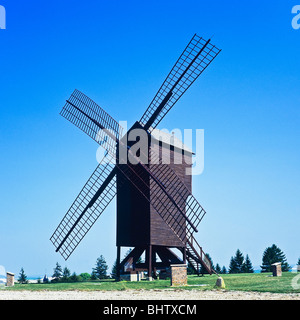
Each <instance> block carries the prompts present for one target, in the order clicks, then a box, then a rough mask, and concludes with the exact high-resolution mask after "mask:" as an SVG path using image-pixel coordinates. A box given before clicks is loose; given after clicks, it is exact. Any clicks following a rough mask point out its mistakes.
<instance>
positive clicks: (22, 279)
mask: <svg viewBox="0 0 300 320" xmlns="http://www.w3.org/2000/svg"><path fill="white" fill-rule="evenodd" d="M18 281H19V283H22V284H24V283H28V280H27V276H26V274H25V272H24V269H23V268H21V271H20V274H19V278H18Z"/></svg>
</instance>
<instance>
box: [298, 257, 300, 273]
mask: <svg viewBox="0 0 300 320" xmlns="http://www.w3.org/2000/svg"><path fill="white" fill-rule="evenodd" d="M297 271H298V272H300V258H299V259H298V262H297Z"/></svg>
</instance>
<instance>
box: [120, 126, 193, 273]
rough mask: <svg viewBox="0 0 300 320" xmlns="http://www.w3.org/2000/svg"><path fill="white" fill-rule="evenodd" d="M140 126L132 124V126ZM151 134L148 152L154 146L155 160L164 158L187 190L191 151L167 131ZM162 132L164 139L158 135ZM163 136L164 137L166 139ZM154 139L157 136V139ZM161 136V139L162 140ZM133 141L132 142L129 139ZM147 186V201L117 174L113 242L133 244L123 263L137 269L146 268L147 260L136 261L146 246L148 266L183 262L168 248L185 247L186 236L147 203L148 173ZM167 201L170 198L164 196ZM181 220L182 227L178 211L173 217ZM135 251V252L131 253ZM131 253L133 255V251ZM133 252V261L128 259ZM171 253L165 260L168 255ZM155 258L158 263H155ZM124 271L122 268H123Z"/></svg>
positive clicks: (160, 266) (149, 179)
mask: <svg viewBox="0 0 300 320" xmlns="http://www.w3.org/2000/svg"><path fill="white" fill-rule="evenodd" d="M137 127H140V128H141V129H143V128H142V127H141V126H140V125H139V124H136V125H135V126H134V128H137ZM129 132H130V131H129ZM155 133H156V134H155V135H153V134H152V135H151V137H150V138H149V139H148V145H147V148H148V150H147V151H148V152H147V154H148V155H149V154H151V148H154V149H155V152H157V154H158V155H159V161H160V162H162V161H163V160H164V162H166V164H164V165H167V166H170V167H171V168H172V169H173V171H174V172H175V173H176V174H177V175H178V176H179V177H180V178H181V179H182V181H183V182H184V183H185V185H186V186H187V187H188V189H189V190H190V191H191V188H192V178H191V175H187V174H186V169H187V168H191V166H192V152H191V150H190V149H188V148H187V147H185V146H184V145H183V144H182V143H177V145H176V144H175V143H172V139H174V137H172V136H171V135H168V134H166V133H163V132H161V131H159V130H156V132H155ZM161 135H163V138H164V139H160V137H161ZM166 138H167V139H166ZM157 139H158V140H157ZM162 140H163V141H162ZM131 143H134V142H131ZM149 162H150V163H149V164H148V166H149V168H150V170H151V169H152V167H153V166H158V165H160V164H152V163H151V161H149ZM124 180H125V181H124ZM146 183H147V185H148V186H149V198H150V202H149V201H147V199H146V198H145V197H144V196H143V195H142V194H141V193H140V192H139V190H138V189H137V188H135V187H134V186H133V185H132V184H131V183H130V181H129V180H127V181H126V179H125V178H124V177H122V175H121V174H117V241H116V242H117V246H118V247H134V248H137V250H135V249H134V250H133V252H132V253H131V255H130V256H129V257H128V258H127V259H126V258H125V260H124V265H126V266H127V265H128V264H127V263H128V262H129V261H130V262H129V265H131V266H132V265H133V264H134V266H135V268H134V269H137V270H148V267H149V266H148V265H147V264H145V263H144V264H136V261H138V260H139V257H140V256H138V254H140V255H141V253H143V252H145V253H146V256H147V252H148V250H149V247H151V251H152V260H153V264H152V268H153V270H155V271H156V270H158V269H165V268H167V267H169V266H170V264H171V263H179V262H181V263H184V262H185V261H184V260H185V259H184V257H183V258H182V260H180V259H179V258H178V257H177V256H176V255H175V254H174V253H173V252H172V251H171V250H166V249H171V248H178V249H179V250H181V251H183V250H184V249H185V247H186V239H185V237H183V239H180V238H179V237H178V236H177V235H176V233H174V232H173V230H172V229H171V228H170V226H169V225H168V224H167V223H166V222H165V221H164V219H163V218H162V217H161V216H160V215H159V214H158V213H157V212H156V210H155V209H154V208H153V207H152V206H151V187H152V186H153V183H152V182H151V177H150V176H148V179H147V181H146ZM167 201H168V202H170V200H167ZM177 218H178V219H179V220H180V221H181V226H180V227H181V228H182V229H183V230H185V229H186V222H185V220H184V219H180V218H181V217H180V215H179V214H178V217H177ZM135 253H136V254H135ZM134 254H135V255H134ZM133 256H134V258H135V260H136V261H133V260H132V261H131V259H133ZM169 257H171V260H170V261H169V260H168V258H169ZM156 260H159V261H160V262H159V263H156ZM123 271H125V270H123Z"/></svg>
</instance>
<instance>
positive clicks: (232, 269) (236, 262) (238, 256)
mask: <svg viewBox="0 0 300 320" xmlns="http://www.w3.org/2000/svg"><path fill="white" fill-rule="evenodd" d="M243 263H244V256H243V254H242V252H241V251H240V250H239V249H237V251H236V253H235V257H231V259H230V263H229V270H228V272H229V273H241V272H242V266H243Z"/></svg>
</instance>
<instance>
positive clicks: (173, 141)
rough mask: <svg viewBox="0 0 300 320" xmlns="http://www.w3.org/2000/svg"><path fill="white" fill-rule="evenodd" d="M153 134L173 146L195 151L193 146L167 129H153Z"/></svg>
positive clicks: (190, 151) (155, 137) (156, 138)
mask: <svg viewBox="0 0 300 320" xmlns="http://www.w3.org/2000/svg"><path fill="white" fill-rule="evenodd" d="M151 136H152V137H153V138H154V139H155V140H158V141H161V142H162V143H164V144H167V145H170V146H173V147H174V148H177V149H180V150H184V151H187V152H189V153H193V151H192V150H191V148H189V147H188V146H187V145H185V144H184V143H183V142H182V141H181V140H179V139H178V138H176V136H175V135H174V134H169V133H167V132H165V131H162V130H159V129H152V131H151Z"/></svg>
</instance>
